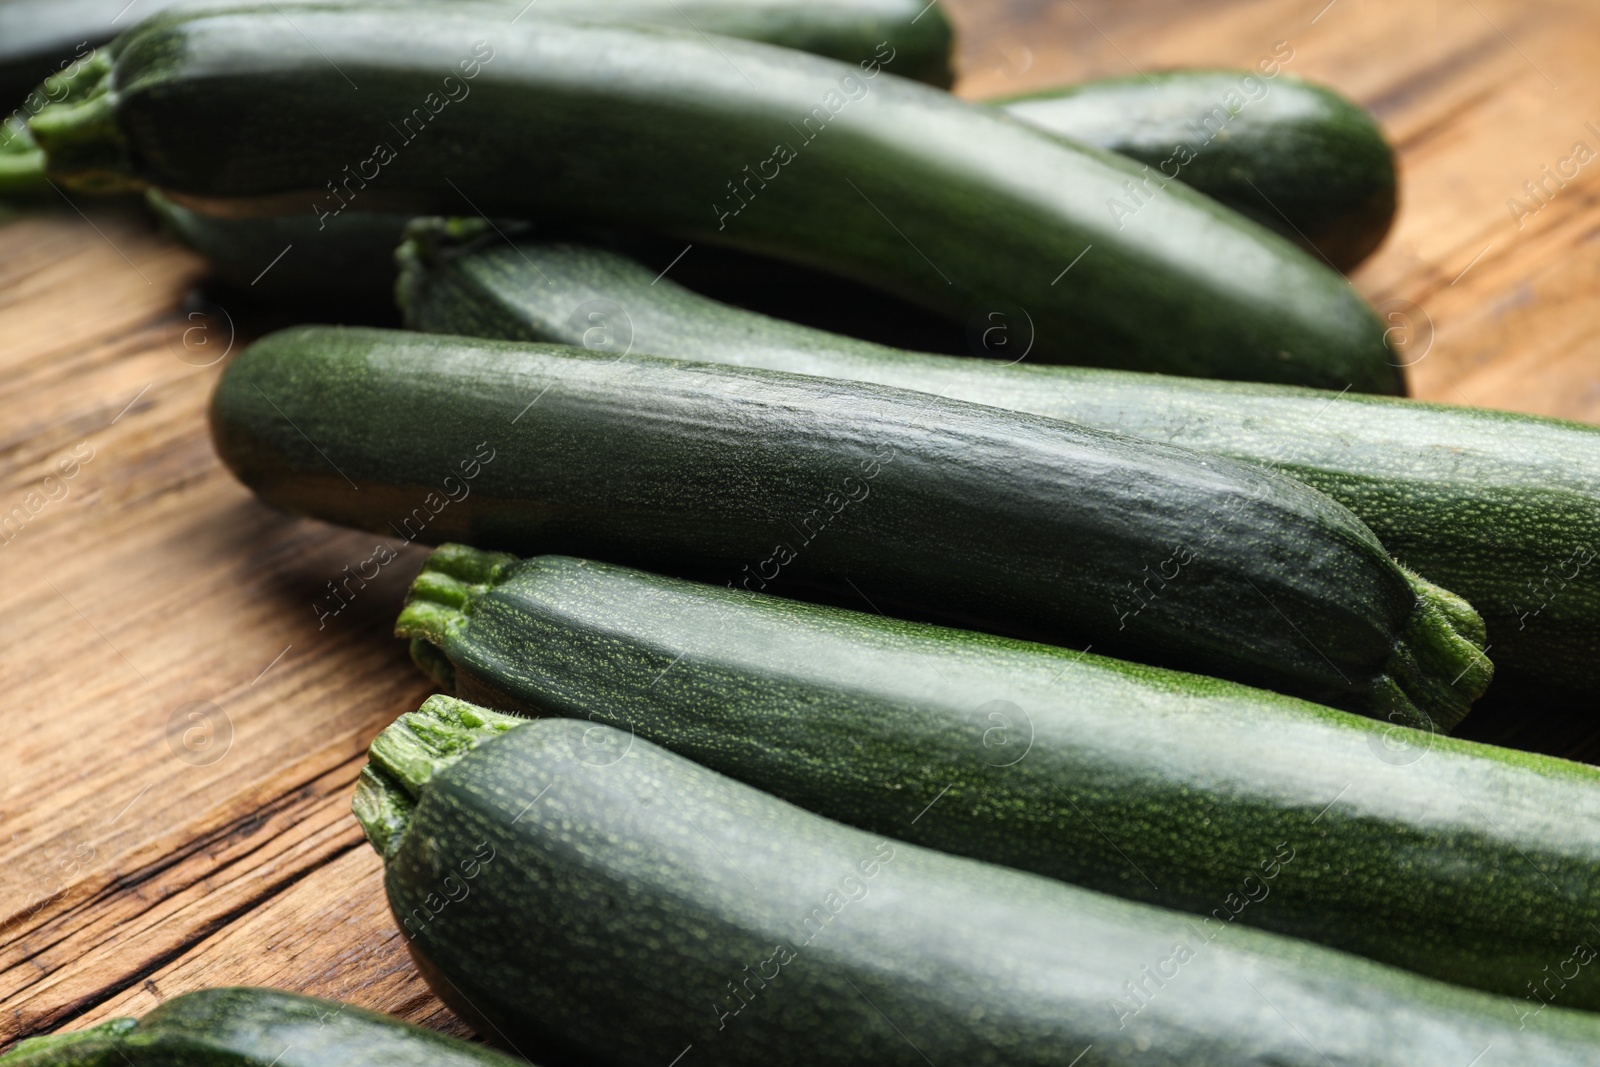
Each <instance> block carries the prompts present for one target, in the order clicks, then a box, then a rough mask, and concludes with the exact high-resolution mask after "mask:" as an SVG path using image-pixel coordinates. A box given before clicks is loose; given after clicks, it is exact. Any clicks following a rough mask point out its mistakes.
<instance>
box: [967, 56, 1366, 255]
mask: <svg viewBox="0 0 1600 1067" xmlns="http://www.w3.org/2000/svg"><path fill="white" fill-rule="evenodd" d="M1269 62H1270V61H1269ZM986 102H987V103H991V104H994V105H996V106H998V107H1001V108H1004V109H1005V111H1006V112H1007V113H1008V114H1010V115H1012V116H1014V117H1016V118H1019V119H1021V120H1022V121H1024V122H1028V123H1031V124H1033V125H1035V126H1038V127H1039V128H1041V129H1045V130H1049V131H1050V132H1052V133H1057V134H1060V135H1062V136H1065V137H1070V138H1072V139H1074V140H1076V141H1080V142H1082V143H1084V144H1092V145H1095V146H1097V147H1100V148H1104V149H1108V150H1109V151H1112V152H1116V153H1118V154H1119V155H1124V156H1128V157H1130V158H1132V159H1135V160H1138V161H1139V162H1140V163H1143V164H1144V165H1145V167H1146V174H1148V175H1149V176H1150V182H1149V184H1148V185H1147V186H1146V187H1145V188H1144V189H1142V190H1141V191H1140V193H1139V194H1138V195H1137V196H1131V197H1127V198H1124V200H1123V201H1122V206H1121V207H1120V208H1119V211H1125V212H1129V213H1135V214H1136V213H1137V212H1138V211H1139V210H1141V207H1140V204H1141V201H1142V199H1143V198H1144V197H1146V196H1152V195H1160V192H1159V190H1160V189H1161V187H1162V186H1164V185H1165V184H1166V183H1167V182H1169V181H1181V182H1183V183H1184V184H1186V185H1190V186H1192V187H1194V188H1196V189H1198V190H1200V191H1201V192H1203V193H1205V194H1206V195H1207V196H1210V197H1214V198H1216V199H1217V200H1220V201H1221V202H1222V203H1224V204H1227V205H1228V206H1229V207H1231V208H1233V209H1234V210H1235V211H1238V212H1240V213H1242V214H1244V215H1247V216H1249V217H1250V218H1252V219H1254V220H1256V221H1257V222H1259V223H1261V224H1262V225H1263V226H1266V227H1267V228H1269V229H1273V230H1276V231H1278V232H1279V233H1281V234H1283V235H1284V236H1285V237H1287V238H1288V239H1289V240H1291V241H1294V242H1295V243H1297V244H1299V245H1301V246H1302V247H1304V248H1307V249H1309V250H1310V251H1312V252H1313V253H1315V254H1316V255H1318V256H1320V257H1322V258H1325V259H1326V260H1327V261H1328V262H1329V263H1330V264H1331V265H1332V266H1334V267H1336V268H1338V269H1339V270H1349V269H1350V268H1352V267H1354V266H1355V265H1356V264H1358V263H1360V262H1361V261H1362V260H1363V259H1365V258H1366V257H1367V256H1368V255H1369V254H1371V252H1372V250H1373V249H1375V248H1377V247H1378V245H1379V244H1380V243H1381V242H1382V241H1383V238H1384V236H1385V235H1386V234H1387V233H1388V232H1389V226H1390V224H1391V223H1393V221H1394V210H1395V170H1394V150H1393V149H1391V148H1390V147H1389V143H1388V142H1387V141H1385V140H1384V137H1383V131H1382V130H1380V129H1379V128H1378V123H1377V121H1376V120H1375V119H1374V118H1373V117H1372V115H1371V114H1370V113H1369V112H1367V110H1366V109H1364V108H1362V107H1360V106H1358V105H1356V104H1354V103H1352V102H1350V101H1349V100H1346V99H1345V98H1344V97H1342V96H1340V95H1339V94H1338V93H1335V92H1333V91H1331V90H1329V89H1324V88H1322V87H1321V86H1319V85H1312V84H1310V83H1309V82H1305V81H1302V80H1301V79H1299V78H1296V77H1293V76H1292V75H1288V74H1279V75H1276V76H1273V77H1265V76H1261V75H1258V74H1257V73H1256V72H1255V71H1249V70H1179V71H1171V72H1168V73H1164V74H1151V75H1149V76H1143V75H1139V76H1134V77H1129V78H1108V79H1105V80H1103V81H1092V82H1085V83H1084V84H1082V85H1074V86H1069V87H1066V88H1061V89H1051V90H1047V91H1045V92H1038V93H1030V94H1028V95H1025V96H1014V97H1009V98H1005V99H1000V100H991V101H986ZM1130 217H1131V215H1130Z"/></svg>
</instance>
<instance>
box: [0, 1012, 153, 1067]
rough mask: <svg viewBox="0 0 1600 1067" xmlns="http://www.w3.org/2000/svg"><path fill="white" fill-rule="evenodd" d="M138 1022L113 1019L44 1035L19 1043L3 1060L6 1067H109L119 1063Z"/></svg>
mask: <svg viewBox="0 0 1600 1067" xmlns="http://www.w3.org/2000/svg"><path fill="white" fill-rule="evenodd" d="M138 1024H139V1020H138V1019H127V1018H124V1019H110V1020H107V1021H106V1022H103V1023H101V1024H100V1025H99V1026H91V1027H90V1028H89V1029H87V1030H73V1031H71V1032H70V1033H64V1034H44V1035H42V1036H40V1037H30V1038H28V1039H27V1040H25V1041H19V1042H17V1044H16V1046H15V1047H14V1048H12V1050H11V1051H10V1052H8V1053H6V1054H5V1055H4V1056H0V1064H4V1067H109V1065H111V1064H114V1063H117V1062H120V1060H121V1058H122V1051H121V1045H122V1041H123V1038H124V1037H126V1036H127V1034H128V1032H129V1031H131V1030H132V1029H133V1028H134V1027H135V1026H137V1025H138Z"/></svg>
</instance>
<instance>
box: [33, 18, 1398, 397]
mask: <svg viewBox="0 0 1600 1067" xmlns="http://www.w3.org/2000/svg"><path fill="white" fill-rule="evenodd" d="M481 10H482V9H478V8H472V9H470V10H469V9H468V8H467V7H465V6H460V7H435V6H426V7H424V6H416V7H412V6H406V7H403V8H401V7H397V8H385V9H379V8H364V7H361V6H344V7H337V8H330V9H307V10H305V11H303V12H297V13H296V17H295V23H294V25H293V26H290V25H288V24H286V23H285V22H284V20H283V18H282V16H281V15H279V14H278V13H277V12H276V11H273V10H271V9H270V8H261V9H257V10H254V11H252V10H239V11H233V12H226V13H217V12H209V13H207V12H202V13H197V14H179V13H176V12H169V13H167V14H164V15H158V16H156V17H154V18H152V19H150V20H148V21H146V22H145V23H142V24H141V25H140V26H139V27H137V28H136V29H134V30H132V31H130V32H129V33H127V34H124V35H123V36H122V37H120V38H118V40H117V41H116V42H114V43H113V44H112V45H111V46H109V47H108V48H107V49H105V50H103V51H102V52H101V53H99V54H98V55H97V57H96V59H95V60H94V61H92V62H91V63H89V64H87V65H86V66H85V68H84V70H83V71H82V74H83V76H82V77H81V78H78V79H76V80H74V81H73V83H72V87H71V92H70V93H69V99H67V100H65V101H63V102H62V103H59V104H53V105H51V106H50V107H47V108H45V109H44V110H43V111H41V112H40V113H39V114H38V115H37V116H35V117H34V118H33V119H32V120H31V122H30V126H31V128H32V130H33V134H34V137H35V138H36V139H37V140H38V142H39V144H40V145H41V146H42V147H43V149H44V151H45V156H46V165H47V167H48V169H49V170H50V171H51V173H52V175H53V176H54V177H56V178H58V179H59V180H61V181H64V182H67V183H69V184H73V185H77V186H79V187H84V188H101V189H110V188H117V187H125V186H128V185H134V186H143V185H154V186H157V187H160V188H162V189H164V190H166V191H168V192H170V193H172V194H173V195H174V196H175V197H176V198H178V199H180V201H181V202H183V203H185V204H187V205H188V206H191V207H200V208H205V209H216V210H217V211H218V212H219V213H239V212H244V211H252V210H254V211H264V212H267V213H289V214H292V213H296V212H298V213H301V214H302V215H304V216H309V217H315V218H317V219H318V220H319V221H320V220H324V219H326V218H329V217H334V216H335V214H336V213H338V212H342V211H343V210H345V209H346V208H352V209H354V210H375V211H398V212H437V211H439V210H440V209H441V208H444V209H446V210H452V211H460V210H462V209H463V207H464V206H467V205H472V206H475V207H476V208H477V209H478V210H480V211H483V212H487V213H489V214H490V215H495V216H499V215H503V216H507V217H539V216H550V217H562V218H571V219H573V220H576V221H583V220H588V221H598V222H602V223H607V224H618V225H632V226H639V227H644V228H648V229H654V230H659V231H665V232H669V233H674V234H680V235H685V236H687V237H688V238H689V239H691V240H695V241H700V240H704V241H707V242H710V243H713V244H727V245H733V246H737V247H740V248H744V249H748V250H752V251H761V252H766V253H769V254H771V255H774V256H776V257H779V258H783V259H789V260H793V261H798V262H802V263H807V264H810V265H812V266H817V267H821V268H824V269H827V270H829V271H832V272H833V273H836V274H841V275H844V276H847V277H851V278H854V279H856V280H858V281H863V282H866V283H868V284H871V285H876V286H878V287H880V288H883V289H887V290H889V291H892V292H896V293H899V294H901V295H902V296H905V297H906V298H908V299H910V300H912V301H914V302H919V303H921V304H922V305H924V306H926V307H929V308H931V309H932V310H934V311H935V312H938V313H940V314H944V315H950V316H954V317H955V318H957V319H958V320H960V321H965V320H966V319H967V318H968V317H969V316H970V315H971V314H973V313H975V312H976V313H984V312H985V309H987V308H992V307H993V306H995V301H1005V302H1009V303H1008V305H1007V306H1011V305H1016V306H1020V307H1021V308H1022V309H1024V310H1025V312H1026V314H1027V315H1028V317H1029V319H1030V321H1031V322H1032V324H1033V326H1034V327H1035V329H1036V332H1037V341H1036V344H1035V345H1034V354H1035V357H1036V358H1050V359H1054V360H1058V361H1069V362H1088V363H1103V364H1115V365H1124V366H1128V367H1135V368H1142V369H1148V370H1162V371H1167V372H1172V373H1179V374H1194V375H1206V376H1218V377H1227V378H1244V379H1261V380H1271V381H1286V382H1298V383H1302V384H1311V385H1322V386H1330V387H1332V388H1336V389H1341V388H1352V389H1355V390H1359V391H1368V392H1386V393H1395V392H1400V391H1402V390H1403V375H1402V374H1401V371H1400V368H1399V367H1398V366H1397V365H1396V362H1395V360H1394V359H1393V353H1391V352H1390V351H1389V349H1388V347H1387V345H1386V343H1385V338H1384V328H1383V326H1382V324H1381V323H1380V322H1379V321H1378V320H1377V318H1376V316H1374V314H1373V313H1372V310H1371V309H1370V308H1369V307H1367V305H1366V304H1365V303H1364V302H1363V301H1362V300H1361V298H1360V297H1359V296H1358V295H1357V294H1356V293H1355V291H1354V290H1353V289H1351V288H1350V286H1349V285H1348V283H1346V282H1345V281H1344V279H1342V278H1341V277H1340V276H1339V275H1338V274H1337V273H1335V272H1334V271H1332V270H1330V269H1328V268H1327V267H1325V266H1324V265H1323V264H1321V263H1319V262H1317V261H1315V260H1313V259H1312V258H1311V257H1310V256H1308V255H1306V254H1305V253H1304V252H1302V251H1301V250H1299V249H1297V248H1294V247H1293V246H1291V245H1290V244H1289V243H1288V242H1286V241H1284V240H1283V239H1282V238H1280V237H1278V236H1277V235H1276V234H1273V233H1270V232H1269V231H1266V230H1264V229H1262V228H1261V227H1259V226H1256V225H1255V224H1253V223H1251V222H1249V221H1248V220H1245V219H1243V218H1241V217H1240V216H1239V215H1238V214H1237V213H1235V212H1232V211H1229V210H1227V209H1226V208H1223V207H1222V206H1220V205H1219V204H1217V203H1216V202H1215V201H1213V200H1211V199H1210V198H1208V197H1205V196H1202V195H1201V194H1199V193H1196V192H1194V191H1192V190H1189V189H1186V188H1183V187H1177V186H1175V187H1172V188H1169V189H1168V190H1166V191H1165V193H1164V194H1163V195H1161V196H1159V197H1155V198H1154V199H1152V200H1151V201H1150V202H1149V203H1148V204H1147V205H1146V206H1145V207H1144V208H1143V209H1142V210H1141V211H1140V212H1139V214H1138V217H1137V218H1136V219H1134V220H1127V219H1117V218H1114V217H1113V216H1112V215H1111V213H1110V212H1108V210H1107V207H1106V201H1107V199H1108V198H1112V197H1114V196H1117V195H1124V186H1125V184H1126V183H1130V182H1136V181H1137V180H1139V179H1140V178H1141V177H1142V175H1141V173H1140V171H1139V169H1138V167H1136V166H1135V165H1134V164H1133V163H1131V162H1130V161H1128V160H1126V159H1123V158H1121V157H1118V156H1114V155H1111V154H1109V153H1105V152H1101V151H1099V150H1097V149H1090V148H1082V147H1078V146H1075V145H1072V144H1069V143H1067V142H1065V141H1063V140H1061V139H1060V138H1055V137H1052V136H1050V135H1048V134H1045V133H1042V132H1040V131H1037V130H1034V129H1032V128H1029V127H1027V126H1025V125H1023V124H1022V123H1019V122H1016V121H1014V120H1011V119H1009V118H1007V117H1005V116H1004V115H1002V114H1000V113H998V112H996V111H994V110H993V109H989V108H984V107H981V106H977V105H972V104H966V103H963V102H961V101H959V100H956V99H954V98H953V97H951V96H949V94H947V93H942V92H938V91H936V90H934V89H931V88H929V87H928V86H925V85H917V84H914V83H911V82H909V81H906V80H904V79H901V78H897V77H893V76H885V72H892V71H894V70H895V66H894V59H895V53H894V50H893V46H892V45H890V46H889V48H888V49H887V50H885V49H879V51H878V52H875V53H874V54H873V55H872V56H869V57H866V58H864V59H863V61H862V63H860V64H856V65H846V64H842V63H838V62H836V61H833V60H829V59H823V58H819V57H816V56H809V55H805V54H803V53H799V52H795V51H793V50H790V49H780V48H774V47H772V46H770V45H765V44H759V43H755V42H748V41H735V40H731V39H722V40H713V39H710V38H706V37H702V36H699V35H692V34H688V33H681V34H680V33H674V32H668V31H666V30H652V29H649V28H623V27H607V26H596V25H587V26H580V25H571V24H566V23H559V22H555V21H548V20H547V21H538V22H535V21H533V20H524V21H522V22H519V23H517V24H515V25H508V24H507V23H506V20H504V19H503V18H493V19H491V18H488V17H487V16H485V15H483V14H482V13H481ZM297 29H298V32H297ZM311 42H316V43H315V45H313V44H312V43H311ZM490 42H492V44H491V43H490ZM330 61H331V62H330ZM336 68H337V69H336ZM458 68H459V70H460V71H461V72H462V74H461V76H460V77H457V76H456V75H445V74H441V72H442V71H454V70H457V69H458ZM341 71H342V72H343V73H341ZM466 71H471V72H473V73H472V76H471V77H470V78H468V77H466V74H465V72H466ZM346 77H348V78H350V79H351V80H352V81H354V82H355V83H356V84H357V85H362V83H365V85H364V87H363V88H362V90H361V91H360V92H352V91H351V90H350V85H349V83H348V82H347V81H346V80H345V79H346ZM446 77H448V78H449V79H450V82H449V84H445V82H444V80H443V79H445V78H446ZM441 94H449V95H450V96H453V97H454V98H456V99H458V100H459V101H460V102H461V106H455V105H454V104H452V103H450V100H449V99H447V97H446V96H445V95H441ZM468 99H470V100H472V101H474V102H473V103H472V104H470V105H467V104H466V100H468ZM430 111H433V112H436V115H437V117H433V116H431V115H430ZM396 115H399V116H403V117H404V116H413V118H412V122H413V123H414V127H415V128H414V129H413V126H407V127H406V130H410V131H412V132H411V133H409V134H406V133H404V132H403V131H402V132H397V131H398V130H399V129H400V128H399V127H398V126H396V125H393V124H392V123H393V122H394V120H393V118H392V117H393V116H396ZM219 129H226V130H229V131H230V132H231V136H230V137H228V138H224V139H220V140H219V138H218V137H217V136H216V135H215V132H214V131H216V130H219ZM412 141H415V142H416V144H415V145H413V144H412ZM375 145H376V147H375ZM663 175H669V176H670V178H667V179H663V177H662V176H663ZM179 194H181V196H180V195H179ZM464 197H465V198H466V199H464ZM1119 225H1120V227H1121V228H1119ZM1090 246H1092V248H1091V247H1090ZM1080 257H1081V258H1080ZM1069 268H1070V269H1069Z"/></svg>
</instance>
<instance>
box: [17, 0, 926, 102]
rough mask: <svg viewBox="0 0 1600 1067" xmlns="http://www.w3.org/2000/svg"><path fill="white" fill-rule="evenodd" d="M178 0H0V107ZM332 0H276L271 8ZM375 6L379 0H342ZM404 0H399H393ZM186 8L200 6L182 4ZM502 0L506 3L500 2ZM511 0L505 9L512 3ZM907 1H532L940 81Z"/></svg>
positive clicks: (222, 0) (553, 10) (920, 21)
mask: <svg viewBox="0 0 1600 1067" xmlns="http://www.w3.org/2000/svg"><path fill="white" fill-rule="evenodd" d="M179 2H180V0H140V4H139V10H138V13H137V14H136V15H135V16H134V17H133V18H129V19H125V20H119V18H118V17H119V16H121V15H123V14H124V12H125V9H126V7H127V2H126V0H3V2H0V109H5V108H11V107H16V106H19V105H20V104H21V103H22V102H23V100H24V98H25V97H26V96H27V95H28V94H29V93H30V92H31V91H32V90H34V89H35V88H36V87H38V85H39V83H40V82H42V81H44V80H45V78H46V77H48V76H49V75H50V74H53V73H55V71H56V70H57V69H58V68H59V67H60V65H61V62H62V61H63V60H69V59H71V58H72V57H74V56H75V55H76V56H79V57H81V56H83V55H86V54H88V50H89V49H93V48H98V47H100V46H101V45H104V44H106V43H107V42H109V41H110V40H112V38H114V37H115V36H116V35H117V34H118V33H120V32H122V31H124V30H128V29H130V28H131V27H132V26H134V25H135V24H136V23H137V22H138V21H139V20H140V19H144V18H148V17H149V16H151V15H154V14H155V13H157V12H160V11H165V10H166V9H168V8H170V7H173V6H176V5H177V4H178V3H179ZM339 2H340V0H278V4H279V6H280V7H284V6H291V5H296V6H303V5H306V4H315V5H316V6H321V7H328V6H332V5H334V4H337V3H339ZM346 2H349V3H352V4H354V3H360V4H361V5H362V6H365V7H368V8H371V7H375V6H378V7H381V6H383V3H382V0H346ZM393 2H404V0H393ZM184 6H185V7H186V8H188V9H189V10H199V9H200V8H201V6H202V5H201V4H198V3H194V2H188V3H185V4H184ZM204 6H205V7H207V8H210V9H219V8H228V7H235V8H236V7H241V6H245V5H244V4H241V3H238V2H232V3H230V2H227V0H219V2H212V3H207V4H205V5H204ZM500 6H501V7H506V6H507V4H505V3H502V4H500ZM521 7H522V5H521V4H510V5H509V12H510V13H511V14H515V13H516V12H517V11H519V10H521ZM922 12H923V5H921V4H916V3H912V2H911V0H811V2H809V3H807V4H805V5H804V6H803V7H799V6H795V5H791V4H780V3H777V2H775V0H678V3H677V6H676V8H674V7H673V5H672V4H670V3H667V2H665V0H540V4H539V7H538V9H537V10H536V11H534V12H533V14H534V16H535V17H538V18H552V17H553V18H561V17H569V18H570V17H572V16H574V15H581V16H583V17H586V18H598V19H603V20H605V21H608V22H620V23H636V24H642V25H661V26H673V25H677V26H682V25H683V24H684V21H685V20H688V21H689V22H690V23H691V24H692V25H694V26H698V27H699V28H700V29H702V30H704V31H705V32H706V33H718V34H725V35H727V36H729V37H742V38H746V39H749V40H752V41H766V42H768V43H769V44H775V45H781V46H783V47H786V48H798V49H800V50H801V51H803V52H812V53H814V54H816V55H822V56H830V57H832V58H834V59H839V60H843V61H844V62H847V63H854V62H856V61H857V60H859V59H862V58H863V57H865V56H869V55H871V54H872V50H873V49H874V48H875V47H877V44H878V42H879V41H883V40H886V39H887V40H893V41H894V42H895V44H896V47H897V48H898V49H900V50H901V55H900V57H899V58H898V62H899V64H900V66H899V73H900V74H901V75H902V76H904V77H908V78H916V79H918V80H919V81H926V82H929V83H930V84H933V85H939V86H948V85H949V84H950V82H951V80H952V77H953V75H952V73H951V70H950V46H951V33H950V23H949V21H948V20H947V19H946V18H945V17H944V12H943V10H941V9H938V8H935V9H934V10H932V11H928V12H927V13H926V14H923V13H922Z"/></svg>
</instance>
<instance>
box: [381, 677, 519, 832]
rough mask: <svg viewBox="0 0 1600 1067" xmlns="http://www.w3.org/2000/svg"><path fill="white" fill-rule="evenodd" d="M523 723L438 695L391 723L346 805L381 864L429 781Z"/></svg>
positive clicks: (498, 713) (495, 712)
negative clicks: (381, 857) (349, 804)
mask: <svg viewBox="0 0 1600 1067" xmlns="http://www.w3.org/2000/svg"><path fill="white" fill-rule="evenodd" d="M528 721H529V720H527V719H524V718H520V717H518V716H516V715H504V714H501V713H500V712H497V711H490V710H488V709H487V708H480V707H478V706H477V705H476V704H469V703H467V702H466V701H465V700H457V699H456V698H455V697H448V696H442V695H441V696H432V697H429V698H428V699H427V700H426V701H424V702H423V705H422V707H420V708H418V709H417V710H416V711H413V712H411V713H409V714H406V715H402V716H400V718H398V719H396V720H395V721H394V723H393V724H392V725H390V726H389V727H388V729H386V730H384V731H383V732H382V733H381V734H379V735H378V736H377V737H375V738H374V739H373V741H372V745H371V747H369V748H368V749H367V760H368V762H367V766H366V767H365V768H363V769H362V771H361V778H360V780H359V781H358V782H357V783H356V796H355V801H354V802H353V803H352V804H351V810H352V811H354V812H355V816H356V821H357V822H359V823H360V824H361V829H362V830H364V831H365V832H366V835H367V840H368V841H370V842H371V843H372V847H373V848H375V849H377V850H378V854H379V855H381V856H383V857H384V858H385V859H388V858H389V857H390V856H392V855H394V853H395V851H396V850H397V849H399V847H400V842H401V839H402V838H403V837H404V836H405V831H406V827H407V826H408V825H410V822H411V813H412V811H414V810H415V809H416V805H417V801H418V800H419V799H421V796H422V790H423V788H424V787H425V786H426V785H427V784H428V783H429V782H430V781H432V780H433V776H434V775H436V774H438V773H439V772H440V771H442V770H444V769H445V768H446V767H448V766H450V765H451V764H452V763H454V762H455V761H456V760H458V759H460V758H461V757H462V756H465V755H466V754H467V753H468V752H471V751H472V750H473V749H474V748H476V747H478V746H479V745H481V744H482V743H483V742H485V741H488V740H490V739H492V738H495V737H499V736H500V735H501V734H503V733H506V732H507V731H509V730H514V729H516V728H517V727H518V726H522V725H525V724H526V723H527V722H528Z"/></svg>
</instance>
